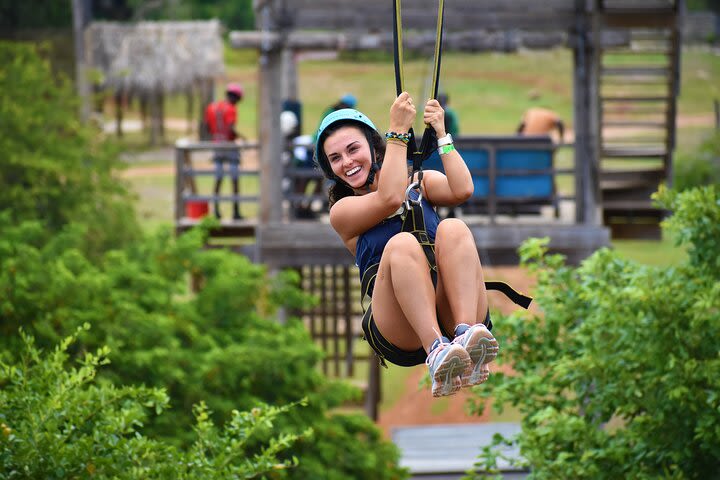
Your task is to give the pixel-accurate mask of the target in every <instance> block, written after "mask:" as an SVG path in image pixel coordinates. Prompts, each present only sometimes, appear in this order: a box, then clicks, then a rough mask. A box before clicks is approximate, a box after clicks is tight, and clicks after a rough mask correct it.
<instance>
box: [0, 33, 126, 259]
mask: <svg viewBox="0 0 720 480" xmlns="http://www.w3.org/2000/svg"><path fill="white" fill-rule="evenodd" d="M41 50H42V47H37V46H33V45H30V44H20V43H10V42H2V41H0V65H2V66H3V67H2V69H0V92H2V96H1V97H0V151H2V152H3V154H2V155H0V211H6V212H8V213H9V215H10V216H11V218H12V219H13V221H14V222H20V221H22V220H40V221H41V222H42V224H43V226H44V227H45V228H46V229H47V232H48V234H52V233H54V232H58V231H60V230H61V229H62V228H63V227H64V226H65V225H66V224H68V223H70V222H80V223H82V224H84V225H85V229H86V234H85V237H84V238H85V247H86V251H88V252H100V251H104V250H107V249H108V248H111V247H116V246H120V245H123V244H125V243H127V242H129V241H131V240H133V239H135V238H137V236H138V233H139V228H138V224H137V221H136V220H135V213H134V211H133V208H132V202H131V200H130V199H131V197H130V194H129V193H128V190H127V188H126V186H125V185H124V184H123V182H122V181H121V180H120V179H119V178H118V176H117V171H118V169H119V168H120V167H121V163H120V162H119V161H118V159H117V152H116V151H115V150H114V149H112V148H111V146H110V145H109V144H108V143H107V142H105V141H103V138H102V137H101V136H100V135H98V133H97V132H95V131H93V130H92V129H91V128H90V127H85V126H83V125H81V124H80V122H79V121H78V115H77V113H78V109H77V105H78V103H77V101H76V98H75V96H74V94H73V90H72V88H71V86H70V84H69V83H68V81H67V80H66V79H65V78H63V77H61V76H58V75H57V74H55V73H54V72H53V71H52V69H51V68H50V65H49V62H48V61H46V60H43V58H42V56H41Z"/></svg>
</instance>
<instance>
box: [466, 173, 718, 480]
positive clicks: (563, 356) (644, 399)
mask: <svg viewBox="0 0 720 480" xmlns="http://www.w3.org/2000/svg"><path fill="white" fill-rule="evenodd" d="M657 199H658V201H659V202H660V204H661V206H662V207H663V208H667V209H668V210H670V211H672V212H674V214H673V216H672V217H671V218H670V219H669V220H667V221H666V224H665V228H667V229H669V230H670V231H672V232H673V233H674V234H675V238H678V241H679V242H680V243H681V244H684V245H687V248H688V260H687V263H685V264H683V265H680V266H677V267H650V266H644V265H640V264H637V263H634V262H632V261H628V260H624V259H623V258H621V257H619V256H618V255H617V254H616V253H614V252H613V251H612V250H609V249H604V250H601V251H598V252H596V253H595V254H594V255H592V256H591V257H590V258H588V259H587V260H585V261H584V262H583V263H582V265H580V266H579V267H578V268H572V267H570V266H567V265H566V264H565V263H564V259H563V258H562V257H561V256H559V255H547V253H546V250H547V240H545V241H543V240H537V239H536V240H532V241H528V242H526V243H525V244H524V245H523V246H522V248H521V255H522V258H523V262H524V264H525V265H526V266H528V267H529V268H530V271H531V272H533V273H534V274H535V275H536V276H537V279H538V286H537V290H536V296H535V299H536V302H537V303H538V305H539V306H540V307H541V309H542V312H543V314H542V316H535V315H531V314H527V313H518V314H515V315H512V316H510V317H509V318H507V319H502V320H500V321H498V322H497V327H498V328H497V331H498V333H497V335H499V341H500V344H501V345H502V349H503V350H502V355H501V357H500V359H501V362H502V363H506V364H508V365H512V367H513V370H514V373H512V374H503V373H498V374H495V375H493V376H491V381H490V384H489V385H488V386H483V387H482V388H481V389H478V390H477V393H478V396H479V398H478V401H477V402H476V404H475V408H476V409H478V410H480V409H481V405H483V400H484V399H485V398H486V397H488V396H490V395H492V396H493V397H494V405H496V406H498V407H499V406H501V405H503V404H505V403H507V404H510V405H513V406H515V407H517V408H518V409H519V410H520V412H521V413H522V433H521V434H520V435H519V437H518V438H517V439H515V441H516V442H517V443H518V445H519V447H520V453H521V455H522V457H524V459H525V462H526V463H527V465H528V466H529V467H530V469H531V474H530V478H534V479H556V478H574V479H585V478H587V479H604V478H607V479H610V478H637V479H645V478H675V479H681V478H682V479H709V478H717V475H718V465H720V356H718V345H720V187H718V186H717V185H715V186H709V187H704V188H698V189H693V190H688V191H685V192H681V193H677V192H672V191H667V190H665V189H661V191H660V193H659V194H658V195H657ZM506 440H507V439H506ZM503 441H504V440H502V439H498V442H497V443H503ZM498 455H499V454H498V453H497V451H495V450H494V449H493V448H488V449H486V450H485V452H484V454H483V455H482V458H481V461H480V463H479V465H480V466H481V467H483V468H485V469H489V470H491V471H492V470H493V469H494V468H495V466H496V463H495V462H496V460H497V456H498Z"/></svg>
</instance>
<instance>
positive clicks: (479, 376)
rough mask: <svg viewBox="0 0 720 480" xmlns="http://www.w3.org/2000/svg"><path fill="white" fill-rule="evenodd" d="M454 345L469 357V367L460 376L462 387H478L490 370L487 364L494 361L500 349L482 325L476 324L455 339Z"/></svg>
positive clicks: (486, 377) (485, 379)
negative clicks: (460, 347) (462, 349)
mask: <svg viewBox="0 0 720 480" xmlns="http://www.w3.org/2000/svg"><path fill="white" fill-rule="evenodd" d="M452 343H453V344H455V345H460V346H462V347H463V348H464V349H465V350H466V351H467V353H468V354H469V355H470V359H471V362H470V365H469V366H468V368H467V369H466V370H465V371H464V372H463V374H462V376H461V381H462V386H463V387H467V386H471V385H479V384H481V383H483V382H485V381H487V379H488V377H489V376H490V369H489V368H488V366H487V364H488V363H490V362H492V361H493V360H495V358H496V357H497V355H498V351H499V350H500V347H499V346H498V342H497V340H496V339H495V337H494V336H493V334H492V333H490V330H488V329H487V327H486V326H485V325H483V324H482V323H476V324H475V325H472V326H471V327H470V328H468V329H467V330H465V332H464V333H462V334H460V335H458V336H457V337H455V339H454V340H453V341H452Z"/></svg>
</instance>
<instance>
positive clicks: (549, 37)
mask: <svg viewBox="0 0 720 480" xmlns="http://www.w3.org/2000/svg"><path fill="white" fill-rule="evenodd" d="M567 38H568V36H567V34H566V33H565V32H563V31H553V32H523V31H515V32H513V34H512V35H508V34H507V33H506V32H504V31H490V30H474V31H464V32H454V33H449V32H447V33H445V35H444V36H443V50H444V51H453V50H459V51H488V50H492V51H514V50H517V49H518V48H521V47H522V48H529V49H547V48H553V47H560V46H567V44H568V39H567ZM281 42H282V43H283V45H284V47H285V48H289V49H293V50H350V51H358V50H386V51H391V49H392V42H393V39H392V34H391V33H389V32H385V33H368V32H304V31H293V32H291V33H289V34H288V35H287V36H285V37H283V36H282V35H280V34H278V33H276V32H264V31H233V32H230V44H231V45H232V46H233V48H262V47H263V46H267V47H269V48H279V45H280V43H281ZM403 45H404V47H405V49H406V50H430V49H432V48H434V46H435V35H434V33H433V34H430V33H417V32H414V33H412V32H408V33H406V34H405V35H403Z"/></svg>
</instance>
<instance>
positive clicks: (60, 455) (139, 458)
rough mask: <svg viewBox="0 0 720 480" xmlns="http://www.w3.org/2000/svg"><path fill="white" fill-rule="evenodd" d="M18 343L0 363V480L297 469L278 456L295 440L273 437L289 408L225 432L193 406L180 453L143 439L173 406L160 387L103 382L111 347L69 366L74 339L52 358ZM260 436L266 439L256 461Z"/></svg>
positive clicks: (247, 417)
mask: <svg viewBox="0 0 720 480" xmlns="http://www.w3.org/2000/svg"><path fill="white" fill-rule="evenodd" d="M87 328H89V326H85V327H83V329H87ZM21 338H22V342H23V348H22V350H21V354H20V357H19V359H18V360H17V361H16V362H15V363H0V385H2V387H3V388H2V389H1V390H0V479H3V480H4V479H38V478H42V479H48V480H49V479H63V478H85V477H95V478H117V479H159V480H164V479H168V478H177V479H187V480H200V479H207V480H211V479H217V478H256V477H258V476H260V475H263V474H267V473H274V472H277V471H278V470H282V469H285V468H287V467H291V466H294V465H295V464H296V463H297V461H296V460H295V459H291V460H286V461H283V460H281V459H280V458H279V454H280V453H282V452H283V451H285V450H287V448H288V447H290V446H291V445H292V444H293V443H294V442H295V441H297V440H298V438H299V437H298V436H297V435H290V434H283V433H280V434H271V435H269V436H268V434H267V432H268V431H270V430H271V429H272V426H273V422H274V421H275V420H276V419H277V417H278V416H279V415H281V414H284V413H286V412H287V411H288V410H289V409H290V408H293V406H292V405H291V406H289V407H283V408H276V407H267V406H264V407H260V408H254V409H252V410H251V411H248V412H243V413H241V412H238V411H233V412H232V415H231V419H230V420H229V421H228V422H227V423H226V425H225V427H224V428H223V429H218V428H217V427H216V426H215V424H214V423H213V422H212V421H211V419H210V416H209V411H208V409H207V407H206V406H205V405H204V404H202V403H200V404H198V405H196V406H195V407H194V408H193V412H194V416H195V425H194V428H193V435H192V437H193V440H192V443H191V445H190V446H189V447H188V448H187V449H179V448H177V447H175V446H173V445H169V444H167V443H163V442H162V441H159V440H156V439H153V438H150V437H147V436H144V435H143V434H142V425H143V423H144V422H145V421H147V419H148V418H150V417H151V416H152V415H161V414H163V412H165V411H166V409H167V407H168V397H167V395H166V394H165V392H164V391H163V390H162V389H151V388H146V387H131V386H113V385H111V384H108V383H107V382H101V381H97V380H96V378H95V377H96V374H97V371H98V368H99V367H101V366H103V365H107V364H108V362H109V360H108V357H107V355H108V353H109V352H108V349H107V348H101V349H99V350H98V351H97V353H95V354H91V353H86V354H85V355H83V356H82V358H81V360H80V361H79V365H78V366H77V367H69V366H68V365H67V363H68V359H69V357H70V355H69V354H68V352H67V350H68V348H69V347H71V345H72V343H73V341H74V340H75V337H74V336H71V337H68V338H66V339H64V340H63V341H62V342H61V343H60V344H59V346H57V347H55V348H54V349H53V350H52V351H50V352H49V353H44V352H42V351H41V350H40V349H39V348H38V347H37V346H35V345H34V344H33V341H32V340H33V339H32V337H28V336H26V335H22V336H21ZM309 434H310V432H305V435H309ZM258 437H261V438H267V439H266V440H265V439H264V440H261V441H260V444H261V446H262V447H261V448H260V450H259V452H256V453H254V452H252V450H253V449H252V448H250V446H251V445H252V444H253V442H254V441H258Z"/></svg>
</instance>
